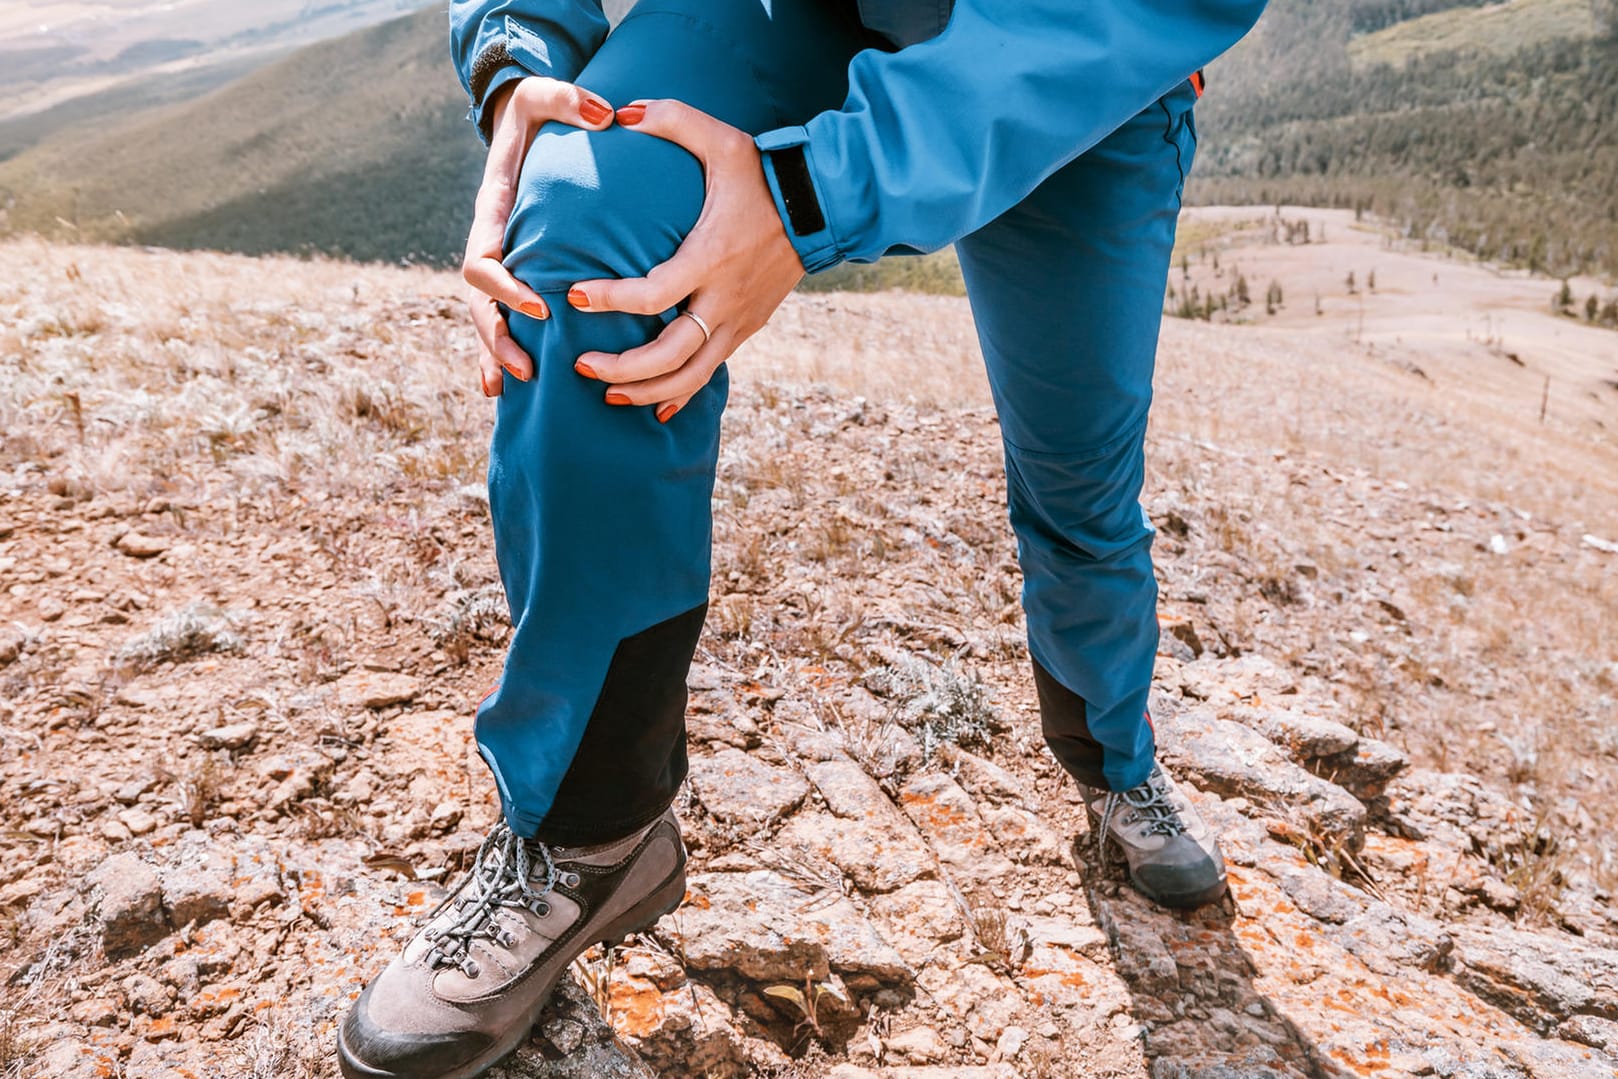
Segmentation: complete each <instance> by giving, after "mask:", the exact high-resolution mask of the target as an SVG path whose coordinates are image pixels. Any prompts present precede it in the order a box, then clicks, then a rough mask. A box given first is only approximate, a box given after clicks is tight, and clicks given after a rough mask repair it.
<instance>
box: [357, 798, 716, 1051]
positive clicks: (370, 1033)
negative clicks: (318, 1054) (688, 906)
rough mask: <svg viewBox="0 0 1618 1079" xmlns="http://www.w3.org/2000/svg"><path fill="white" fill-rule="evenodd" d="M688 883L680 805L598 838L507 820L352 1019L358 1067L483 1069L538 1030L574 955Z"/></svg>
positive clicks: (669, 905) (646, 917)
mask: <svg viewBox="0 0 1618 1079" xmlns="http://www.w3.org/2000/svg"><path fill="white" fill-rule="evenodd" d="M684 897H685V846H684V844H683V843H681V841H680V827H679V823H678V822H677V821H676V820H675V818H674V811H673V810H670V811H669V812H667V813H665V814H664V815H663V816H662V817H660V818H658V819H657V820H656V821H654V822H652V823H651V824H650V825H647V826H646V827H645V828H643V829H641V830H640V831H638V832H636V833H635V834H633V835H630V836H626V837H624V838H623V839H620V840H617V841H615V842H612V843H606V844H603V845H601V846H596V847H581V848H562V847H556V848H550V847H546V846H545V845H544V844H541V843H536V842H533V841H531V840H524V839H520V838H518V837H517V836H516V835H514V834H513V833H512V831H511V829H510V828H509V827H507V826H506V824H505V822H504V821H502V822H501V823H499V824H497V825H495V827H494V830H493V831H491V832H490V833H489V837H488V838H487V839H485V840H484V841H483V845H482V846H481V847H479V848H478V854H477V859H476V861H475V862H474V864H473V866H472V869H471V870H470V872H468V873H467V875H466V877H465V878H464V879H463V880H462V881H461V883H460V884H459V885H457V886H456V889H455V891H454V892H452V893H451V894H450V896H449V898H447V899H446V900H445V901H444V902H443V903H441V904H439V906H438V908H437V909H436V910H435V911H433V913H432V914H431V915H429V916H428V919H427V923H426V924H425V925H423V926H422V927H421V929H420V930H418V931H417V933H416V935H415V936H414V937H412V938H411V940H410V943H409V944H407V945H405V949H404V951H403V953H402V954H400V955H399V956H398V957H396V958H395V959H394V960H393V962H391V963H389V964H388V967H387V969H386V970H384V971H383V972H382V973H381V974H380V975H378V976H377V977H376V978H375V979H374V980H372V982H371V984H370V985H368V986H366V987H365V992H363V993H361V994H360V997H359V999H358V1000H356V1001H355V1002H354V1006H353V1007H352V1008H350V1009H349V1011H348V1015H347V1016H346V1017H345V1018H344V1020H343V1025H342V1027H341V1028H340V1030H339V1031H338V1036H337V1053H338V1060H339V1063H340V1065H341V1068H342V1073H343V1075H344V1076H346V1077H347V1079H379V1077H385V1079H470V1077H472V1076H475V1075H481V1074H483V1072H484V1071H485V1070H487V1069H488V1068H489V1067H491V1066H492V1065H494V1064H495V1063H496V1062H497V1061H499V1060H500V1059H501V1058H502V1057H504V1056H505V1055H506V1054H507V1053H509V1052H511V1051H512V1050H513V1049H515V1048H516V1047H517V1046H518V1045H519V1044H520V1043H521V1042H522V1041H523V1039H524V1038H526V1037H527V1036H528V1032H529V1029H530V1028H531V1027H532V1026H533V1024H534V1021H535V1020H536V1019H537V1018H538V1017H539V1012H540V1009H541V1008H543V1007H544V1006H545V1002H546V1001H547V1000H549V999H550V995H551V990H552V988H554V987H555V985H556V983H557V982H558V981H559V980H560V979H561V977H562V975H563V974H564V973H565V972H566V970H567V968H568V964H570V963H571V962H573V960H574V959H575V958H576V957H577V956H578V955H579V953H580V952H583V951H584V950H585V949H587V948H589V947H590V946H591V945H592V944H596V943H598V942H604V943H616V942H617V941H619V940H621V939H623V938H624V937H625V936H628V935H629V934H631V933H635V932H639V931H640V930H643V929H647V928H650V927H651V926H652V925H653V924H654V923H656V921H657V920H658V919H659V918H661V917H662V916H663V915H665V914H667V913H669V912H670V911H672V910H674V909H675V908H676V907H678V906H679V905H680V901H681V900H682V899H683V898H684Z"/></svg>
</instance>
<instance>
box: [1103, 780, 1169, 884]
mask: <svg viewBox="0 0 1618 1079" xmlns="http://www.w3.org/2000/svg"><path fill="white" fill-rule="evenodd" d="M1169 799H1170V792H1169V785H1168V781H1167V780H1166V779H1165V778H1164V776H1163V770H1162V769H1161V768H1160V767H1158V766H1157V765H1155V764H1154V765H1153V766H1152V771H1151V774H1150V775H1148V776H1147V777H1146V781H1145V782H1144V783H1141V784H1139V785H1138V786H1134V787H1131V788H1129V789H1128V790H1126V791H1112V792H1109V793H1108V795H1107V801H1106V804H1105V805H1103V806H1102V808H1101V838H1100V841H1099V842H1100V845H1101V854H1102V859H1103V861H1105V859H1106V856H1107V850H1108V843H1107V841H1108V840H1109V839H1110V840H1111V841H1112V842H1113V843H1116V844H1117V845H1118V846H1119V847H1122V846H1123V840H1121V839H1118V838H1117V837H1116V836H1114V835H1113V834H1112V824H1113V821H1114V819H1115V818H1116V817H1117V815H1118V814H1119V813H1120V812H1122V813H1123V814H1124V817H1123V823H1124V824H1126V825H1127V824H1136V823H1139V822H1145V825H1146V833H1147V834H1148V835H1162V836H1176V835H1183V834H1184V833H1185V830H1186V829H1185V821H1183V820H1181V819H1180V813H1179V811H1178V810H1177V809H1175V808H1174V804H1173V803H1172V802H1171V801H1170V800H1169Z"/></svg>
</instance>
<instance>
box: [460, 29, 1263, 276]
mask: <svg viewBox="0 0 1618 1079" xmlns="http://www.w3.org/2000/svg"><path fill="white" fill-rule="evenodd" d="M1264 4H1265V0H957V2H956V3H955V4H954V8H953V12H951V11H950V7H949V4H948V3H947V0H945V2H940V0H861V3H860V9H861V14H862V18H863V20H864V22H865V24H866V25H867V26H868V27H869V28H871V29H873V30H876V31H877V32H879V33H882V34H884V35H886V36H887V37H888V38H889V39H890V40H891V41H893V42H894V44H895V45H897V46H901V47H900V48H899V49H898V50H897V51H895V52H882V51H880V50H877V49H867V50H865V51H864V52H861V53H859V54H858V55H857V56H855V58H854V60H853V62H852V63H851V64H850V65H849V92H848V99H847V100H846V101H845V102H844V103H843V107H842V108H841V109H838V110H837V111H835V112H831V111H828V112H823V113H821V114H820V115H818V116H816V117H814V118H813V119H811V120H810V121H809V122H808V123H807V124H805V125H803V126H801V127H787V128H780V129H778V130H775V131H768V132H765V133H764V134H762V135H760V136H759V137H758V139H757V143H758V146H759V149H760V150H761V151H763V152H764V159H765V171H766V173H767V175H768V178H769V181H770V185H771V188H772V190H773V191H774V193H775V198H776V206H777V209H778V210H779V211H780V213H781V216H782V220H783V222H785V223H786V225H787V235H788V236H790V237H791V238H792V242H793V245H794V246H795V247H796V248H797V250H798V254H799V256H800V257H801V258H802V259H803V264H804V268H805V269H806V270H809V271H811V272H812V271H815V270H821V269H825V268H826V267H828V266H832V265H835V264H836V263H838V262H841V261H844V260H845V259H846V260H851V261H855V262H870V261H874V260H875V259H877V258H880V257H881V256H882V255H885V254H889V253H895V252H915V251H932V250H936V249H937V248H940V247H943V246H945V245H947V244H950V243H952V242H954V241H955V240H958V239H960V238H961V237H962V236H965V235H967V234H968V233H971V232H974V231H976V230H977V229H978V228H979V227H981V226H983V225H985V224H987V223H988V222H990V221H992V220H994V219H995V218H996V217H998V216H999V215H1000V214H1001V213H1003V212H1004V211H1006V210H1008V209H1010V208H1011V207H1012V206H1015V205H1016V204H1017V203H1019V202H1021V201H1022V199H1023V198H1024V196H1026V195H1027V194H1028V193H1029V192H1031V191H1033V189H1034V188H1035V187H1037V186H1038V185H1039V183H1040V182H1041V181H1042V180H1044V179H1045V177H1047V176H1049V175H1050V174H1051V173H1053V172H1055V171H1056V170H1057V169H1059V168H1061V167H1062V166H1063V165H1065V164H1066V163H1067V162H1069V161H1071V160H1072V159H1073V158H1075V157H1077V156H1078V155H1080V154H1082V153H1084V151H1086V150H1088V149H1089V148H1090V147H1092V146H1094V145H1095V144H1096V143H1098V142H1100V141H1101V140H1102V139H1103V138H1105V137H1106V136H1107V135H1108V134H1109V133H1111V132H1112V131H1113V130H1114V129H1115V128H1117V127H1119V126H1120V125H1121V124H1123V122H1124V121H1125V120H1128V119H1129V118H1130V117H1131V116H1133V115H1135V114H1136V113H1137V112H1139V111H1140V110H1141V109H1143V108H1145V107H1146V106H1147V105H1149V104H1151V103H1152V102H1153V101H1155V100H1157V99H1158V98H1159V97H1161V96H1162V95H1163V94H1165V93H1167V92H1168V91H1169V90H1171V89H1173V88H1174V87H1175V86H1177V85H1178V84H1179V83H1181V82H1183V81H1184V80H1185V79H1186V78H1188V77H1189V76H1190V75H1191V73H1192V72H1194V71H1197V70H1198V69H1200V68H1201V67H1202V66H1203V65H1205V64H1206V63H1207V62H1208V61H1210V60H1212V59H1213V58H1214V57H1216V56H1218V55H1219V54H1220V53H1222V52H1224V51H1225V50H1226V49H1228V48H1230V46H1231V45H1233V44H1235V43H1236V41H1237V40H1238V39H1240V38H1241V36H1242V35H1243V34H1245V33H1246V32H1247V31H1248V30H1249V29H1250V28H1251V27H1252V25H1253V24H1254V23H1255V22H1256V21H1257V20H1258V17H1259V14H1260V12H1262V11H1263V10H1264ZM946 18H947V23H946V22H945V19H946ZM606 36H607V20H606V18H605V17H604V16H603V15H602V13H601V7H600V0H452V2H451V3H450V41H451V49H452V52H453V54H454V58H455V64H456V67H457V69H458V70H459V72H460V76H461V82H462V85H463V86H465V87H466V90H467V93H468V95H469V96H470V98H471V100H472V106H473V110H474V115H475V116H477V118H478V120H479V125H480V127H482V126H483V125H482V120H483V118H482V116H481V107H482V103H483V102H484V101H485V100H487V99H488V97H489V96H490V95H491V94H492V93H493V92H494V91H495V90H496V89H498V88H499V87H500V86H502V85H503V84H505V83H506V82H509V81H511V80H512V79H516V78H521V77H523V76H524V75H527V74H536V75H548V76H550V77H552V78H556V79H562V80H564V81H567V82H571V81H573V80H574V79H575V78H576V77H577V75H578V73H579V71H580V70H581V69H582V68H583V67H584V64H585V63H586V61H588V60H589V58H590V57H591V56H592V55H593V54H594V52H595V50H596V49H597V48H599V47H600V45H601V43H602V41H603V40H604V39H605V38H606ZM485 130H486V129H485ZM783 189H784V192H783ZM806 203H808V204H809V209H808V211H807V212H806V210H805V204H806Z"/></svg>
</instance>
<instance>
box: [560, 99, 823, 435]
mask: <svg viewBox="0 0 1618 1079" xmlns="http://www.w3.org/2000/svg"><path fill="white" fill-rule="evenodd" d="M618 122H619V123H620V124H621V125H623V126H625V127H629V128H632V129H634V130H636V131H644V132H646V133H647V134H648V135H656V136H657V137H658V138H663V139H668V140H669V141H670V142H673V143H677V144H678V145H680V146H683V147H685V148H686V149H687V150H689V151H690V152H691V154H692V155H693V156H694V157H696V159H697V160H698V161H700V162H701V163H702V173H703V178H704V194H703V203H702V214H701V216H700V217H698V218H697V223H696V226H695V227H694V228H693V229H692V230H691V233H690V235H688V236H687V237H686V238H685V242H684V243H682V244H681V245H680V249H679V250H678V251H676V252H675V253H674V255H673V257H671V258H670V259H669V260H668V261H667V262H665V263H663V264H662V265H660V266H656V267H654V268H653V269H652V270H651V271H650V272H649V273H647V275H646V276H645V277H639V278H631V279H628V280H597V281H581V282H579V283H578V284H576V285H575V286H573V288H572V289H571V290H569V292H568V294H567V299H568V302H569V303H570V304H572V305H573V306H574V307H577V308H578V309H579V310H581V311H628V312H632V313H635V314H642V315H655V314H658V313H659V312H662V311H667V310H668V309H669V308H671V307H674V306H675V305H676V304H679V303H680V302H681V301H682V300H684V301H686V304H685V308H684V309H685V310H688V311H690V312H692V313H693V314H695V315H697V316H698V318H700V319H701V322H698V321H697V320H696V319H692V318H684V317H681V318H676V319H675V320H674V321H673V322H671V323H669V324H668V325H667V326H666V327H664V329H663V332H662V333H661V334H659V335H658V336H657V338H656V339H654V340H653V341H652V342H651V343H650V344H646V345H642V346H641V347H639V348H632V349H630V350H629V351H627V352H622V353H618V354H616V355H614V354H612V353H606V352H586V353H585V354H584V355H583V356H580V357H579V359H578V363H577V364H576V370H578V372H579V373H580V374H581V375H585V376H587V377H590V378H599V379H600V380H601V381H603V382H607V383H611V384H612V388H611V389H609V390H608V391H607V393H606V401H607V403H608V404H613V405H655V406H656V408H657V418H658V420H660V421H662V422H664V423H667V422H668V419H669V417H670V416H673V415H674V414H675V413H676V412H678V411H679V410H680V409H681V408H683V407H684V406H685V403H686V402H687V401H689V400H691V398H692V397H693V396H694V395H695V394H696V392H697V391H698V390H700V389H702V387H703V386H705V385H707V384H708V380H709V379H710V378H712V377H713V373H714V371H715V370H716V369H717V368H718V367H719V365H720V364H722V363H724V362H725V361H726V360H727V359H729V358H730V355H731V353H733V352H735V351H736V349H737V348H738V347H740V345H741V343H742V342H743V341H745V340H747V339H748V338H749V337H751V336H752V335H753V334H754V333H756V332H758V330H759V329H761V328H762V327H763V326H764V324H765V323H766V322H768V321H769V319H770V316H771V315H773V314H774V313H775V309H776V308H777V307H779V306H780V305H781V301H782V300H783V299H785V298H786V295H787V293H789V292H791V291H792V289H793V288H794V287H795V286H796V285H797V283H798V282H799V281H800V280H802V279H803V263H802V261H801V260H799V258H798V253H797V251H795V250H794V249H793V247H792V242H791V241H790V240H788V239H787V234H786V229H785V228H784V227H783V226H782V224H781V217H780V215H779V214H778V213H777V212H776V209H775V200H774V199H773V198H772V197H771V195H770V188H769V185H768V183H766V181H765V179H764V168H763V164H762V162H760V160H759V153H758V148H757V147H755V146H754V145H753V137H752V136H751V135H749V134H747V133H746V132H745V131H741V130H739V129H737V128H734V127H731V126H730V125H729V124H726V123H722V122H720V121H719V120H716V119H714V118H713V117H712V116H709V115H708V114H706V113H704V112H699V111H698V110H696V109H693V108H692V107H690V106H689V105H685V104H682V103H680V102H678V101H646V102H636V103H634V104H631V105H626V106H624V107H623V108H621V109H619V110H618ZM704 324H706V326H707V330H705V329H704ZM709 330H711V331H712V337H709V335H708V331H709Z"/></svg>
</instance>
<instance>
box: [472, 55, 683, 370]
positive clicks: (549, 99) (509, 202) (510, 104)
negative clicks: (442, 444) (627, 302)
mask: <svg viewBox="0 0 1618 1079" xmlns="http://www.w3.org/2000/svg"><path fill="white" fill-rule="evenodd" d="M491 107H492V108H493V109H494V124H493V127H492V134H491V135H490V137H489V159H488V161H487V162H486V163H485V164H484V166H483V184H482V186H480V187H479V188H478V196H477V202H476V204H475V211H474V214H473V217H472V231H471V232H470V234H468V236H467V238H466V258H465V260H463V261H462V263H461V276H463V277H465V278H466V283H467V284H468V285H470V286H472V287H471V290H470V294H469V296H468V304H469V305H470V306H471V309H472V324H473V325H474V326H476V327H477V331H478V340H479V341H480V342H481V344H482V347H481V349H480V355H479V357H478V368H479V376H480V378H481V379H482V382H483V392H484V394H485V395H487V396H489V397H498V396H499V395H500V390H501V385H502V383H503V381H504V377H503V376H502V374H501V371H502V370H505V371H508V372H510V373H511V375H512V376H513V377H515V378H518V379H521V380H523V381H524V382H526V381H528V380H529V379H530V378H533V377H534V361H533V359H532V358H530V357H529V355H528V353H526V352H524V351H523V350H522V349H521V348H518V347H517V343H516V342H515V341H513V340H512V339H511V331H510V329H509V328H508V327H507V326H506V319H505V316H504V315H503V314H501V312H500V308H499V307H497V306H496V304H497V303H503V304H505V305H506V306H507V307H510V308H513V309H515V310H518V311H521V312H522V313H523V314H525V315H531V316H532V317H534V318H549V317H550V309H549V308H548V307H546V306H545V301H544V300H542V299H541V298H540V296H539V294H538V293H537V292H535V291H534V290H533V289H531V288H529V287H528V286H527V285H525V284H523V283H522V282H521V281H518V280H517V279H516V278H515V277H513V276H512V275H511V272H510V271H509V270H507V269H506V268H505V265H504V264H503V263H502V262H501V259H502V258H503V257H504V255H505V238H506V222H507V221H509V220H510V219H511V208H512V207H513V206H514V205H516V201H517V178H518V176H519V175H520V174H521V172H522V163H523V158H525V157H526V156H528V146H529V144H530V143H532V142H533V141H534V133H535V132H536V131H538V130H539V128H540V125H542V124H544V123H546V122H547V121H550V120H559V121H561V122H562V123H564V124H572V125H573V126H574V127H586V128H589V129H591V130H592V131H601V130H603V129H604V128H607V127H610V126H612V116H613V114H612V106H610V105H608V104H607V103H606V102H605V101H602V100H601V99H600V98H599V97H597V96H596V95H594V94H592V93H590V91H588V90H585V89H582V88H580V87H577V86H574V85H572V84H571V83H565V82H559V81H557V80H556V79H547V78H542V77H540V76H537V75H536V76H531V77H529V78H525V79H518V80H517V81H516V82H512V83H508V84H506V85H505V86H503V87H501V88H500V91H499V93H498V95H497V96H496V97H495V99H494V100H493V101H492V102H491ZM688 321H689V320H688Z"/></svg>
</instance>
